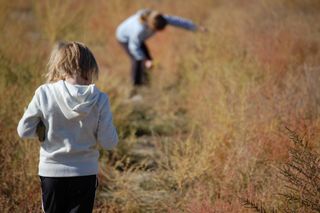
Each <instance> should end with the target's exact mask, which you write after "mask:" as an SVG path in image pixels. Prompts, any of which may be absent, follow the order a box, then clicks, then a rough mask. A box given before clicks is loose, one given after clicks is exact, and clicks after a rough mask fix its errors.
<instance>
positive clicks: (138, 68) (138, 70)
mask: <svg viewBox="0 0 320 213" xmlns="http://www.w3.org/2000/svg"><path fill="white" fill-rule="evenodd" d="M119 43H120V44H121V46H122V47H123V49H124V50H125V51H126V53H127V54H128V56H129V57H130V60H131V76H132V83H133V85H134V86H141V85H144V84H147V83H148V75H147V73H146V71H145V67H144V64H143V61H142V60H136V59H135V58H134V56H133V55H132V54H131V53H130V50H129V46H128V43H122V42H119ZM141 49H142V51H143V53H144V54H145V56H146V57H147V59H148V60H152V57H151V55H150V52H149V49H148V47H147V45H146V44H145V43H142V44H141Z"/></svg>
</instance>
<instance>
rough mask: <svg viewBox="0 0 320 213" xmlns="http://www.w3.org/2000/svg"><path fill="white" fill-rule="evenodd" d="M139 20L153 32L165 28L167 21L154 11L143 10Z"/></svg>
mask: <svg viewBox="0 0 320 213" xmlns="http://www.w3.org/2000/svg"><path fill="white" fill-rule="evenodd" d="M141 20H142V21H143V22H145V23H146V24H147V25H148V26H149V27H150V28H151V29H153V30H157V31H160V30H163V29H164V28H165V27H166V26H167V24H168V23H167V20H166V19H165V18H164V17H163V15H162V14H161V13H160V12H158V11H155V10H150V9H145V10H144V11H143V12H142V14H141Z"/></svg>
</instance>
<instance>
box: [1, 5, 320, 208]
mask: <svg viewBox="0 0 320 213" xmlns="http://www.w3.org/2000/svg"><path fill="white" fill-rule="evenodd" d="M141 8H153V9H157V10H159V11H162V12H163V13H166V14H173V15H178V16H182V17H185V18H188V19H191V20H193V21H194V22H195V23H198V24H199V25H202V26H205V27H206V28H207V29H208V32H195V33H193V32H188V31H184V30H181V29H176V28H174V27H168V28H167V29H165V31H164V32H161V33H159V34H158V35H156V36H154V37H152V38H151V39H150V40H148V42H147V43H148V45H149V47H150V50H151V53H152V55H153V57H154V58H155V65H156V66H155V67H154V69H153V70H152V71H151V85H150V87H149V88H145V89H144V90H143V91H142V93H143V97H144V99H143V101H142V102H138V103H131V102H127V101H126V100H127V98H128V96H129V94H130V90H131V83H130V73H129V63H130V62H129V59H128V58H127V56H126V55H125V53H124V52H123V50H122V49H121V47H120V46H119V44H118V43H117V41H116V39H115V29H116V27H117V25H118V24H119V23H120V22H121V21H122V20H124V19H125V18H126V17H128V16H129V15H131V14H133V13H135V12H136V11H137V10H139V9H141ZM319 22H320V2H319V1H318V0H304V1H302V0H260V1H257V0H229V1H223V0H197V1H196V0H188V1H182V0H176V1H171V0H135V1H130V0H122V1H120V0H108V1H102V0H92V1H85V0H77V1H76V0H70V1H62V0H56V1H36V0H24V1H23V0H11V1H8V0H0V29H2V30H1V33H0V38H1V42H0V101H1V107H0V144H1V149H0V180H1V182H0V209H1V212H41V197H40V194H41V193H40V184H39V177H38V176H37V165H38V160H39V159H38V158H39V157H38V155H39V142H37V141H35V140H27V141H22V140H21V139H19V137H18V135H17V133H16V127H17V123H18V121H19V119H20V118H21V116H22V114H23V109H24V107H25V106H26V105H27V104H28V103H29V101H30V100H31V98H32V96H33V94H34V91H35V89H36V88H37V87H38V86H39V85H41V84H42V83H44V81H45V78H44V74H45V73H46V64H47V61H48V57H49V53H50V51H51V48H52V47H53V45H54V43H55V42H56V41H58V40H68V41H70V40H76V41H81V42H83V43H85V44H87V45H88V46H89V48H90V49H92V51H93V53H94V55H95V56H96V58H97V61H98V64H99V67H100V77H99V80H98V82H96V84H97V86H98V87H99V88H100V89H101V90H102V91H104V92H106V93H108V95H109V96H110V98H111V105H112V112H113V116H114V122H115V125H116V127H117V130H118V133H119V137H120V143H119V146H118V147H117V148H116V149H115V150H113V151H102V150H101V158H100V173H99V187H98V191H97V195H96V203H95V208H94V212H130V213H131V212H190V213H207V212H209V213H210V212H212V213H232V212H234V213H238V212H300V213H307V212H320V160H319V156H320V155H319V153H320V143H319V141H320V140H319V139H320V89H319V85H320V25H319Z"/></svg>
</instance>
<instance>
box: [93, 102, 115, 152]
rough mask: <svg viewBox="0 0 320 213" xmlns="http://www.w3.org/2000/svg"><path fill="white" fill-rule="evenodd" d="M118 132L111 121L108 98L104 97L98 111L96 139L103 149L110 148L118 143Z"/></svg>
mask: <svg viewBox="0 0 320 213" xmlns="http://www.w3.org/2000/svg"><path fill="white" fill-rule="evenodd" d="M118 140H119V139H118V134H117V131H116V128H115V127H114V125H113V122H112V113H111V110H110V103H109V98H108V97H106V99H105V101H104V104H103V105H102V109H101V112H100V119H99V124H98V129H97V141H98V143H99V144H100V145H101V146H102V147H103V148H104V149H112V148H114V147H115V146H116V145H117V144H118Z"/></svg>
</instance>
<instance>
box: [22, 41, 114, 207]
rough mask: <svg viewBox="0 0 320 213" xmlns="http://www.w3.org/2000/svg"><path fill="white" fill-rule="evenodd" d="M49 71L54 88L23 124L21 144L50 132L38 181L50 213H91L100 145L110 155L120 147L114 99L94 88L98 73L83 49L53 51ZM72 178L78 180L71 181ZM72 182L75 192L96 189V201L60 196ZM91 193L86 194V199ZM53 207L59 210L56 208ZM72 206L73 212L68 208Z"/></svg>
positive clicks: (44, 88)
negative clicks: (40, 129)
mask: <svg viewBox="0 0 320 213" xmlns="http://www.w3.org/2000/svg"><path fill="white" fill-rule="evenodd" d="M49 65H50V67H49V72H48V75H47V76H48V81H49V83H47V84H43V85H41V86H40V87H39V88H38V89H37V90H36V92H35V95H34V97H33V99H32V101H31V102H30V104H29V106H28V108H27V110H26V111H25V113H24V115H23V117H22V119H21V120H20V122H19V125H18V134H19V135H20V137H22V138H30V137H37V127H38V125H39V123H41V122H42V123H43V124H44V126H45V137H44V141H43V142H42V143H41V147H40V162H39V176H40V177H41V181H42V184H41V187H42V192H43V191H46V193H43V197H42V198H43V204H44V209H45V210H46V212H59V211H63V212H65V211H66V212H68V211H71V210H72V209H75V208H76V209H79V211H82V210H84V209H86V210H88V209H90V208H91V210H92V205H93V199H94V193H93V192H95V188H96V185H95V183H96V181H95V180H96V175H97V173H98V158H99V151H98V148H97V147H98V145H99V144H100V145H101V146H102V147H103V148H105V149H111V148H113V147H115V146H116V144H117V143H118V136H117V132H116V129H115V127H114V126H113V123H112V114H111V111H110V103H109V99H108V96H107V95H106V94H105V93H102V92H100V91H99V90H98V89H97V87H96V86H95V85H94V84H92V77H93V74H94V72H96V74H97V72H98V67H97V64H96V62H95V59H94V57H93V55H92V53H91V52H90V51H89V49H88V48H86V47H85V46H84V45H82V44H80V43H76V42H71V43H65V44H60V46H58V48H57V49H56V50H54V51H53V53H52V55H51V59H50V62H49ZM56 178H58V180H59V181H58V183H57V179H56ZM70 178H76V180H75V179H72V181H70ZM88 178H89V179H88ZM71 182H74V183H75V184H79V185H75V186H72V187H71V188H75V189H79V188H81V187H83V186H82V185H86V184H87V185H88V186H89V185H90V183H91V185H92V184H93V185H92V186H90V187H89V189H90V191H91V192H92V193H91V195H92V196H91V197H89V198H86V199H89V200H91V202H89V201H88V200H87V202H83V198H81V199H82V201H81V199H80V197H78V198H72V196H71V197H69V198H63V196H65V192H61V190H63V189H65V188H68V187H70V186H69V185H70V183H71ZM89 189H87V188H85V189H83V190H84V191H82V193H86V191H88V190H89ZM58 191H59V192H58ZM80 191H81V190H80ZM59 193H61V195H60V196H58V194H59ZM72 193H73V192H71V194H72ZM62 195H63V196H62ZM85 196H87V195H85ZM74 199H75V200H74ZM79 199H80V200H79ZM81 202H82V203H81ZM52 203H53V204H55V206H56V207H54V208H53V207H52ZM70 203H73V205H74V206H70V207H68V205H69V204H70ZM88 204H89V207H88ZM81 206H84V207H81ZM90 206H91V207H90ZM53 209H54V210H53ZM81 209H82V210H81Z"/></svg>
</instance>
